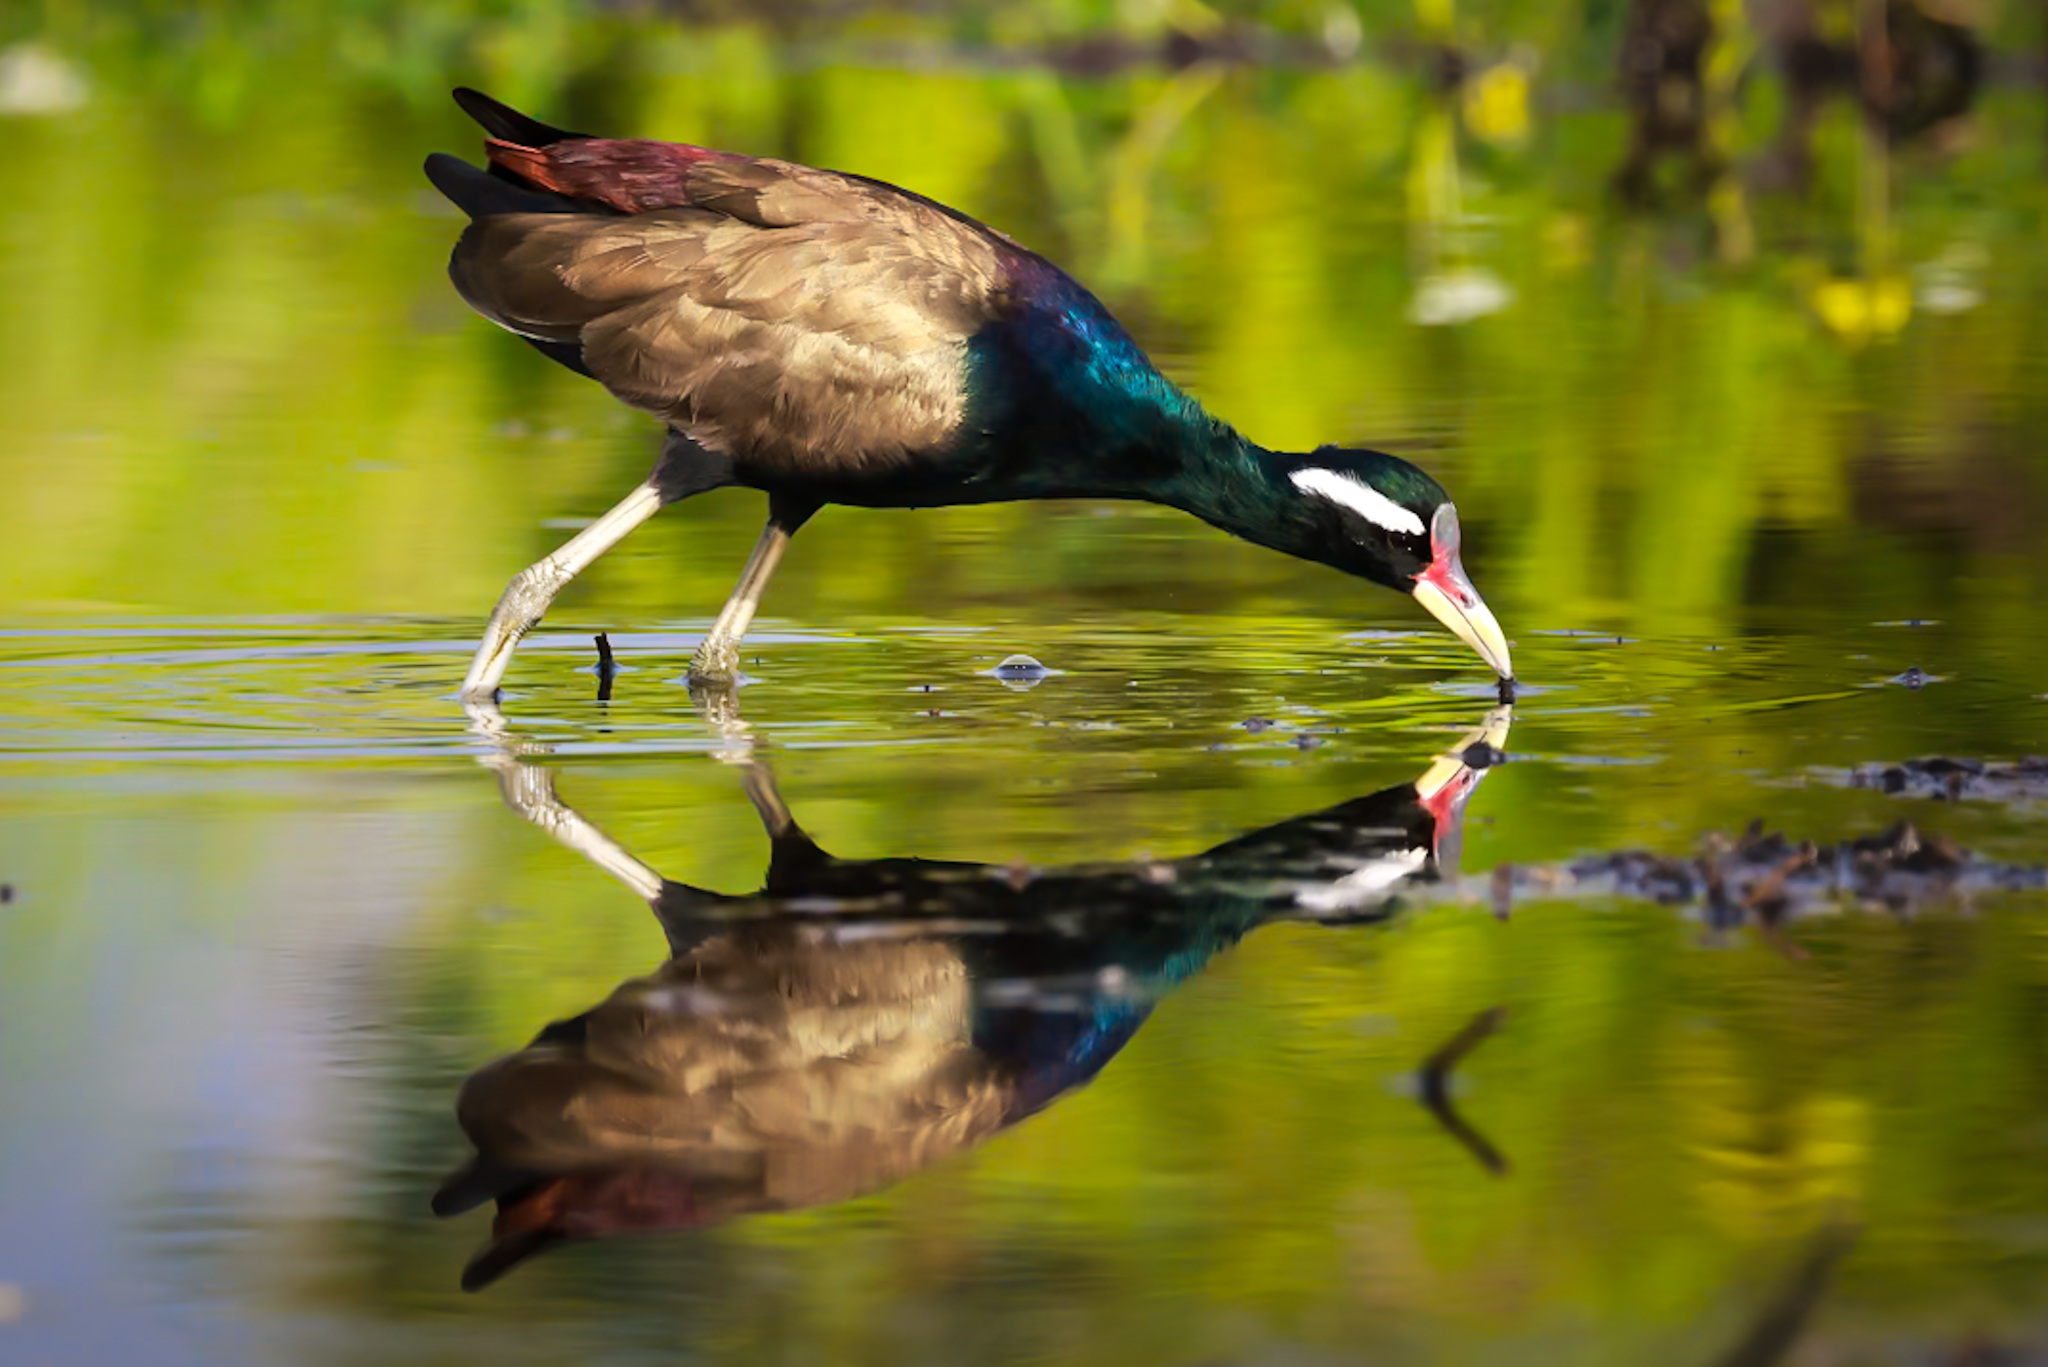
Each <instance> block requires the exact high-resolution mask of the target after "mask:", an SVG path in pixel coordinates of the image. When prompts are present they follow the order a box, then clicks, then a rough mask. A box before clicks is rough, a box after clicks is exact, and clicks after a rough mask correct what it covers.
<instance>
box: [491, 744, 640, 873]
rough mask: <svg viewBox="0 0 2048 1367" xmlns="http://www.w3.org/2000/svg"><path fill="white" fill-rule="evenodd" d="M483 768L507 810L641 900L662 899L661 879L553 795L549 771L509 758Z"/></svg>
mask: <svg viewBox="0 0 2048 1367" xmlns="http://www.w3.org/2000/svg"><path fill="white" fill-rule="evenodd" d="M484 763H485V765H486V766H487V767H489V768H492V769H495V770H497V772H498V789H499V791H500V792H501V793H502V794H503V795H504V798H505V805H506V806H508V807H510V808H511V809H512V810H513V811H515V812H517V813H519V815H521V816H523V817H525V818H526V819H527V820H528V821H531V822H532V823H533V824H534V825H536V826H538V827H540V828H541V829H542V830H544V831H546V832H547V833H548V834H549V835H551V836H553V837H554V838H555V839H556V840H558V841H560V842H561V843H562V844H564V845H566V846H568V847H569V848H570V849H572V850H574V851H576V853H578V854H580V855H582V856H583V857H584V858H585V859H588V860H589V861H590V862H591V863H593V864H595V865H597V867H599V868H600V869H603V870H604V871H605V872H606V873H608V874H610V875H611V876H612V877H614V878H616V879H618V880H619V881H620V882H621V883H624V884H625V885H626V886H627V887H629V888H631V889H632V890H633V891H634V892H635V893H637V894H639V895H640V896H641V897H642V898H644V899H645V900H647V901H649V902H652V901H654V900H655V899H656V898H658V897H659V896H661V890H662V883H661V875H660V874H658V873H656V872H655V871H654V870H653V869H651V868H649V867H648V866H647V865H645V864H643V863H641V862H640V861H639V860H638V859H635V858H634V857H633V855H632V854H631V853H630V852H629V851H628V850H627V849H626V847H625V846H624V845H621V844H620V843H619V842H618V841H616V840H614V839H612V838H611V837H610V836H608V835H606V834H605V833H604V832H603V831H601V830H599V829H598V828H597V827H595V826H593V825H591V824H590V822H588V821H586V820H585V819H584V818H583V816H582V815H581V814H580V813H579V812H577V810H576V809H575V808H573V807H571V806H569V804H567V803H566V802H563V801H562V800H561V799H560V798H559V797H557V796H555V776H554V773H553V771H551V770H549V769H547V768H545V767H544V766H542V765H538V764H522V763H521V762H520V761H519V760H518V759H516V758H514V757H513V756H511V755H508V754H502V753H501V754H495V755H491V756H488V757H486V758H485V760H484Z"/></svg>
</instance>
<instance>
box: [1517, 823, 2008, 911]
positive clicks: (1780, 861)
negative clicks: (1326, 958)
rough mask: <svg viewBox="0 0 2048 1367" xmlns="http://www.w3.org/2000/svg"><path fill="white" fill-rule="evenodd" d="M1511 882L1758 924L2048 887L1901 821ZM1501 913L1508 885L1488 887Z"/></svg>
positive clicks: (1555, 871) (1612, 860) (1623, 854)
mask: <svg viewBox="0 0 2048 1367" xmlns="http://www.w3.org/2000/svg"><path fill="white" fill-rule="evenodd" d="M1510 877H1511V880H1512V892H1513V893H1519V894H1522V895H1528V896H1548V897H1555V896H1559V895H1565V896H1581V897H1583V896H1617V897H1639V898H1643V899H1645V900H1648V901H1652V902H1657V903H1660V904H1662V905H1665V906H1695V905H1696V906H1699V907H1701V908H1702V909H1703V910H1704V912H1705V913H1706V917H1707V919H1708V920H1709V921H1711V922H1712V923H1714V924H1716V925H1736V924H1740V923H1741V922H1742V921H1744V920H1746V919H1748V918H1750V917H1755V918H1756V919H1757V920H1759V921H1761V922H1763V923H1764V924H1766V925H1771V924H1775V923H1776V922H1778V921H1780V920H1782V919H1785V918H1786V917H1789V916H1796V915H1801V914H1805V913H1810V912H1816V911H1822V910H1829V909H1836V908H1840V907H1842V906H1843V905H1845V904H1847V905H1853V906H1866V907H1877V908H1884V909H1888V910H1891V911H1898V912H1906V911H1913V910H1918V909H1920V908H1924V907H1934V906H1944V905H1948V904H1951V903H1953V902H1955V901H1957V900H1959V899H1962V898H1967V897H1969V896H1971V895H1973V894H1976V893H1980V892H1995V891H2007V890H2014V889H2033V888H2044V887H2048V869H2044V868H2040V867H2023V866H2018V865H2012V864H1999V863H1995V862H1992V861H1988V860H1982V859H1978V858H1977V857H1975V856H1974V855H1972V854H1970V853H1969V852H1968V851H1967V850H1964V849H1961V848H1959V847H1958V846H1957V845H1956V843H1955V842H1954V841H1953V840H1950V839H1949V838H1948V837H1947V836H1943V835H1937V834H1931V833H1925V832H1922V831H1921V830H1920V828H1919V827H1917V826H1915V825H1914V824H1913V823H1912V822H1910V821H1901V822H1898V823H1897V824H1895V825H1893V826H1891V827H1889V828H1887V829H1886V830H1884V831H1882V832H1879V833H1878V834H1875V835H1869V836H1864V837H1861V838H1858V839H1853V840H1844V841H1840V842H1837V843H1835V844H1832V845H1818V844H1815V843H1814V842H1813V841H1810V840H1802V841H1797V842H1794V841H1792V840H1790V839H1788V838H1787V837H1786V836H1785V835H1784V834H1783V833H1782V832H1778V831H1766V830H1765V829H1764V827H1763V822H1762V821H1761V820H1758V821H1754V822H1752V823H1750V826H1749V829H1748V830H1746V831H1744V832H1743V833H1742V834H1741V835H1740V836H1739V837H1736V838H1734V839H1730V838H1729V837H1727V836H1725V835H1721V834H1718V833H1717V834H1713V835H1709V836H1708V837H1707V838H1706V839H1705V840H1704V841H1702V842H1701V849H1700V853H1699V854H1697V855H1695V856H1693V857H1690V858H1686V857H1681V856H1674V855H1668V854H1658V853H1654V852H1652V851H1648V850H1622V851H1618V852H1616V853H1613V854H1602V855H1595V856H1591V857H1588V858H1584V859H1579V860H1576V861H1574V862H1572V863H1570V864H1565V865H1533V866H1522V867H1518V868H1516V869H1515V870H1514V872H1513V873H1512V875H1510ZM1492 891H1493V902H1494V905H1495V914H1496V915H1499V914H1501V910H1502V907H1503V904H1504V903H1506V902H1507V900H1508V895H1507V894H1508V893H1509V890H1508V889H1507V888H1503V887H1500V886H1496V887H1495V888H1494V889H1493V890H1492Z"/></svg>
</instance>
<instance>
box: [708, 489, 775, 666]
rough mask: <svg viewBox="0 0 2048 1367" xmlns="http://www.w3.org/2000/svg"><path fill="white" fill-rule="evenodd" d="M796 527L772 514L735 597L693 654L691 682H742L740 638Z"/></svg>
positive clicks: (735, 587)
mask: <svg viewBox="0 0 2048 1367" xmlns="http://www.w3.org/2000/svg"><path fill="white" fill-rule="evenodd" d="M793 530H794V529H793V528H789V527H785V526H784V525H783V524H782V523H781V522H779V521H778V520H776V519H775V518H772V517H771V518H769V519H768V525H767V526H766V527H764V528H762V529H761V539H760V540H759V541H757V542H755V543H754V553H753V554H752V555H751V556H748V557H747V567H746V569H744V570H742V571H741V572H740V582H739V583H738V584H737V585H735V586H734V587H733V591H732V597H730V598H728V599H726V600H725V606H724V607H723V608H720V609H719V612H718V620H717V621H715V622H713V623H712V624H711V634H710V635H708V636H706V637H705V638H704V643H703V644H702V645H700V646H698V647H697V653H696V654H695V655H693V656H691V657H690V682H691V683H693V684H710V685H712V686H713V687H721V688H729V687H731V686H732V685H733V684H735V683H737V682H739V674H740V638H741V637H742V636H745V635H746V634H747V627H748V626H749V625H750V624H752V622H753V620H754V611H755V609H757V608H759V607H760V606H761V594H762V591H763V590H765V589H766V588H767V587H768V581H769V579H770V578H772V577H773V576H774V574H775V567H776V566H777V565H779V564H781V563H782V553H783V552H784V551H785V550H787V549H788V548H789V538H790V536H791V534H792V532H793Z"/></svg>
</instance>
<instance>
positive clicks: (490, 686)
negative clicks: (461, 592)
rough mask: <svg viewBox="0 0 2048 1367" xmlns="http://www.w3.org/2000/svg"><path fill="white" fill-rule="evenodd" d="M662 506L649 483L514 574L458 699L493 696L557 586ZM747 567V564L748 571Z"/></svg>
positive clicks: (650, 482)
mask: <svg viewBox="0 0 2048 1367" xmlns="http://www.w3.org/2000/svg"><path fill="white" fill-rule="evenodd" d="M663 502H664V500H663V498H662V496H661V493H660V491H659V490H658V489H657V488H656V487H655V484H654V482H653V481H652V480H650V481H648V482H647V483H645V484H643V485H641V486H640V487H639V488H637V489H635V490H634V491H633V492H632V493H630V494H628V495H626V497H625V498H623V499H621V500H620V501H619V503H618V505H617V506H616V507H614V508H613V509H612V510H611V511H610V512H608V513H606V514H605V515H604V516H603V517H600V518H599V519H598V520H597V521H595V522H593V523H591V524H590V525H589V526H588V527H585V528H584V529H583V530H582V531H580V532H578V533H576V535H575V536H573V537H571V538H569V540H568V541H567V542H566V543H564V544H563V546H562V547H561V549H560V550H557V551H556V552H555V553H554V554H553V555H550V556H548V557H547V558H546V559H544V560H541V561H539V562H538V563H536V564H533V565H529V566H527V567H526V568H525V569H523V570H521V571H520V572H519V573H518V574H517V575H515V576H514V577H513V579H512V582H511V583H510V584H508V585H506V586H505V595H504V597H502V598H500V599H499V600H498V606H497V607H496V608H495V609H493V610H492V612H491V620H490V624H489V625H488V626H486V627H485V628H484V639H483V642H482V644H480V645H478V646H477V648H476V658H475V659H473V660H471V661H470V662H469V677H468V678H466V679H464V680H463V681H462V696H463V697H464V698H472V699H473V698H489V697H491V696H493V695H494V694H496V693H497V691H498V684H499V682H500V681H502V680H503V679H504V677H505V670H506V667H507V666H509V665H510V664H511V663H512V651H513V648H514V647H516V646H517V645H518V644H519V638H520V637H522V636H524V635H526V633H527V632H529V631H531V630H533V627H534V624H535V623H537V622H539V621H540V619H541V615H542V614H543V613H545V612H546V611H547V610H548V605H549V604H550V603H552V602H554V601H555V595H556V594H558V593H560V592H561V591H562V586H563V585H564V584H567V583H568V582H569V581H570V580H571V579H574V578H575V577H576V576H577V575H578V574H580V573H581V572H582V571H583V570H585V569H587V568H588V567H589V565H590V563H591V562H592V561H594V560H596V559H597V558H598V557H599V556H600V555H603V554H604V553H605V552H606V551H608V550H610V549H611V548H612V547H614V546H616V545H618V544H619V543H620V542H621V541H623V540H625V539H626V534H627V533H628V532H630V531H632V530H633V529H634V528H635V527H637V526H639V525H640V524H641V523H643V522H645V521H646V520H647V519H648V518H650V517H653V516H654V515H655V514H656V513H658V512H660V511H661V505H662V503H663ZM757 554H758V552H757ZM752 568H753V567H752V566H751V565H749V566H748V569H749V570H751V569H752ZM771 568H772V566H771ZM764 577H765V576H764ZM742 582H744V581H742Z"/></svg>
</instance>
